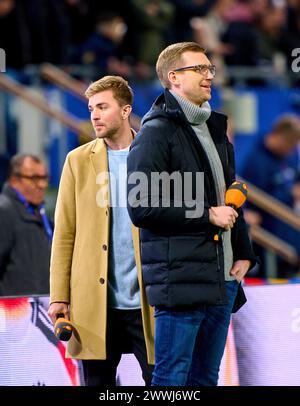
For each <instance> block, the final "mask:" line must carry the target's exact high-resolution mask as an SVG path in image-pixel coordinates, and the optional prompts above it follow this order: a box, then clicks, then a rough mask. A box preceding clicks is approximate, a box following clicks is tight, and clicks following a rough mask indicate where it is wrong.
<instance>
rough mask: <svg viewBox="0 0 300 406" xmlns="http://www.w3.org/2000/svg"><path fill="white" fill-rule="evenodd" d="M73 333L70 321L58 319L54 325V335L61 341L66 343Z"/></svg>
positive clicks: (62, 318)
mask: <svg viewBox="0 0 300 406" xmlns="http://www.w3.org/2000/svg"><path fill="white" fill-rule="evenodd" d="M72 332H73V325H72V323H71V322H70V320H67V319H65V318H64V317H59V318H58V319H57V320H56V322H55V324H54V334H55V336H56V337H57V338H58V339H59V340H61V341H68V340H70V338H71V335H72Z"/></svg>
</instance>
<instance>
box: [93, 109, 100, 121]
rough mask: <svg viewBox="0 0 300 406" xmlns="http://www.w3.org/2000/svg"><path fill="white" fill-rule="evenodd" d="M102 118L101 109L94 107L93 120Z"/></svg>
mask: <svg viewBox="0 0 300 406" xmlns="http://www.w3.org/2000/svg"><path fill="white" fill-rule="evenodd" d="M99 118H100V110H98V109H94V110H93V111H92V113H91V119H92V120H97V119H99Z"/></svg>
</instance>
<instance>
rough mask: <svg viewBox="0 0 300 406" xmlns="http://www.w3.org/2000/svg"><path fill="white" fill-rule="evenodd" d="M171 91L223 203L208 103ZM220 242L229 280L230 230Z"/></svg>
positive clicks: (220, 170)
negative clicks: (201, 149) (207, 163)
mask: <svg viewBox="0 0 300 406" xmlns="http://www.w3.org/2000/svg"><path fill="white" fill-rule="evenodd" d="M171 93H172V95H173V96H174V97H175V99H176V100H177V102H178V103H179V105H180V107H181V108H182V111H183V112H184V114H185V116H186V118H187V120H188V122H189V124H190V125H191V126H192V129H193V130H194V131H195V133H196V135H197V137H198V139H199V141H200V143H201V145H202V147H203V149H204V151H205V153H206V155H207V157H208V161H209V163H210V166H211V170H212V173H213V177H214V183H215V185H216V195H217V201H218V205H219V206H222V205H224V204H225V202H224V199H225V192H226V184H225V178H224V172H223V167H222V163H221V160H220V157H219V154H218V152H217V149H216V147H215V144H214V142H213V140H212V138H211V135H210V133H209V129H208V127H207V124H206V120H208V118H209V116H210V114H211V108H210V105H209V103H208V102H205V103H203V104H202V106H201V107H199V106H197V105H196V104H194V103H191V102H190V101H189V100H187V99H185V98H183V97H181V96H179V95H178V94H176V93H175V92H173V91H171ZM222 244H223V251H224V272H225V280H226V281H231V280H234V279H235V277H233V276H231V275H230V274H229V271H230V270H231V268H232V264H233V252H232V246H231V230H229V231H224V232H223V233H222Z"/></svg>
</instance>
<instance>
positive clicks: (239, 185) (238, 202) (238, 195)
mask: <svg viewBox="0 0 300 406" xmlns="http://www.w3.org/2000/svg"><path fill="white" fill-rule="evenodd" d="M246 199H247V185H246V183H243V182H239V181H235V182H233V183H232V185H230V186H229V188H228V189H227V190H226V193H225V204H226V206H230V207H232V208H233V209H234V210H236V209H238V208H239V207H241V206H242V205H243V204H244V203H245V201H246ZM223 231H224V229H220V230H219V231H218V234H215V236H214V241H219V239H220V237H221V234H222V232H223Z"/></svg>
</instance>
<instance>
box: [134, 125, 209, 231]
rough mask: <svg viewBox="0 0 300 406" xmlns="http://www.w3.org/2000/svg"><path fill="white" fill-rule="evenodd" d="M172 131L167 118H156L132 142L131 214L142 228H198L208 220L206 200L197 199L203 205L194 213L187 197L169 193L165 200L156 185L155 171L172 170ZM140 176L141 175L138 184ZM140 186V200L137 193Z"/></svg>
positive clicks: (182, 229) (184, 229) (159, 172)
mask: <svg viewBox="0 0 300 406" xmlns="http://www.w3.org/2000/svg"><path fill="white" fill-rule="evenodd" d="M166 123H167V121H166ZM169 134H170V129H169V128H168V126H167V125H165V124H164V120H158V119H157V120H153V121H151V122H150V124H148V123H146V124H144V125H143V127H142V129H141V131H140V132H139V134H138V136H137V137H136V139H135V140H134V141H133V143H132V146H131V150H130V152H129V155H128V160H127V170H128V173H127V174H128V177H127V182H128V183H127V208H128V212H129V216H130V218H131V220H132V222H133V224H134V225H135V226H137V227H140V228H146V229H152V230H153V229H159V230H163V229H166V230H167V231H171V230H176V231H181V232H184V231H199V230H200V228H201V227H203V226H207V224H208V223H209V213H208V207H203V206H204V204H203V202H198V203H199V207H200V206H201V208H199V210H198V211H197V210H195V213H194V214H191V206H190V204H187V202H186V201H185V200H184V199H181V200H180V201H178V200H176V199H175V200H176V201H175V200H174V198H173V197H174V194H173V195H172V194H170V195H169V197H168V202H166V197H165V196H164V195H163V194H162V190H161V188H159V191H158V192H156V191H155V190H154V188H153V184H154V183H153V177H152V176H153V174H162V173H166V174H170V167H171V165H170V160H171V148H172V146H171V144H170V142H169V136H168V135H169ZM137 178H139V179H140V182H139V184H138V185H137ZM137 189H139V200H137V197H136V196H137V193H136V191H137ZM172 196H173V197H172ZM166 203H167V204H166ZM189 203H190V202H189ZM187 213H189V214H188V215H187ZM198 213H199V214H198Z"/></svg>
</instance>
